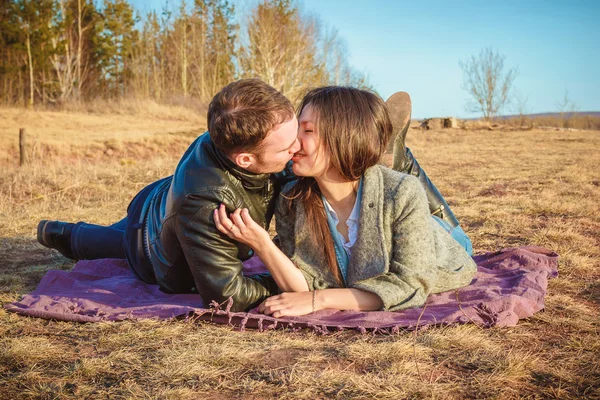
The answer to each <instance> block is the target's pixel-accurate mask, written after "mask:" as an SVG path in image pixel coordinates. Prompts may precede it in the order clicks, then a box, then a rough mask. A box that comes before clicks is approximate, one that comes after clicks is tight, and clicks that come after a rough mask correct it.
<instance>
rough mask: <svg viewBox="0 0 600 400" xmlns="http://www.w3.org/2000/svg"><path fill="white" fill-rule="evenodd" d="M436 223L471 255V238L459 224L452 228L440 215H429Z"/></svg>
mask: <svg viewBox="0 0 600 400" xmlns="http://www.w3.org/2000/svg"><path fill="white" fill-rule="evenodd" d="M431 217H432V218H433V219H434V220H435V221H436V222H437V223H438V224H440V225H441V226H442V228H444V229H445V230H446V232H448V233H449V234H450V236H452V238H453V239H454V240H456V241H457V242H458V244H460V245H461V246H462V247H463V248H464V249H465V251H466V252H467V254H468V255H470V256H473V245H472V244H471V239H469V237H468V236H467V234H466V233H465V231H463V229H462V228H461V227H460V225H459V226H457V227H456V228H453V227H452V225H450V224H449V223H448V222H446V221H444V220H443V219H441V218H440V217H438V216H436V215H432V216H431Z"/></svg>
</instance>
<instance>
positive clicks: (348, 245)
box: [321, 177, 363, 282]
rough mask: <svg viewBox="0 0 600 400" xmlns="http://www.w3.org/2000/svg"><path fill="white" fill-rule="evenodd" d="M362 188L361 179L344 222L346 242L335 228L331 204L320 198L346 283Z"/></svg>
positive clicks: (356, 230)
mask: <svg viewBox="0 0 600 400" xmlns="http://www.w3.org/2000/svg"><path fill="white" fill-rule="evenodd" d="M362 187H363V179H362V177H361V178H360V182H359V184H358V191H357V192H356V201H355V202H354V207H353V208H352V212H351V213H350V216H349V217H348V220H347V221H346V226H347V227H348V241H346V238H344V236H343V235H342V234H341V233H340V232H339V231H338V230H337V226H338V224H339V223H340V220H339V218H338V216H337V213H336V212H335V210H334V209H333V207H331V204H329V202H328V201H327V200H326V199H325V197H323V196H321V198H322V199H323V205H324V206H325V214H326V215H327V224H328V225H329V232H330V233H331V237H332V239H333V245H334V248H335V256H336V259H337V262H338V267H339V269H340V272H341V273H342V276H343V278H344V282H346V281H347V278H348V264H350V254H351V251H352V246H354V243H356V239H357V237H358V224H359V220H360V205H361V203H362Z"/></svg>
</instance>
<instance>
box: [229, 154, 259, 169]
mask: <svg viewBox="0 0 600 400" xmlns="http://www.w3.org/2000/svg"><path fill="white" fill-rule="evenodd" d="M232 158H233V162H234V163H236V165H237V166H238V167H240V168H244V169H250V167H252V166H253V165H254V164H255V163H256V156H255V155H254V154H252V153H236V154H233V157H232Z"/></svg>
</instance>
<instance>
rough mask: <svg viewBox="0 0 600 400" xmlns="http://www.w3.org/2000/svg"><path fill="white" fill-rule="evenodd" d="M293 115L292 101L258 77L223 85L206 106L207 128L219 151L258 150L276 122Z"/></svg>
mask: <svg viewBox="0 0 600 400" xmlns="http://www.w3.org/2000/svg"><path fill="white" fill-rule="evenodd" d="M293 116H294V107H293V106H292V103H291V102H290V101H289V100H288V99H287V98H286V97H285V96H284V95H283V94H281V93H280V92H278V91H277V90H276V89H275V88H273V87H271V86H269V85H267V84H266V83H264V82H263V81H261V80H260V79H242V80H239V81H236V82H233V83H230V84H229V85H227V86H225V87H224V88H223V89H222V90H221V91H220V92H219V93H217V94H216V95H215V97H213V99H212V101H211V102H210V105H209V106H208V116H207V120H208V131H209V133H210V138H211V140H212V141H213V143H214V144H215V146H217V148H218V149H219V150H221V151H222V152H224V153H226V154H231V153H232V152H235V151H247V152H254V153H260V145H261V143H262V141H263V140H264V139H265V138H266V137H267V135H268V133H269V132H270V131H271V130H273V128H275V127H276V126H277V125H279V124H281V123H283V122H286V121H289V120H290V119H292V118H293Z"/></svg>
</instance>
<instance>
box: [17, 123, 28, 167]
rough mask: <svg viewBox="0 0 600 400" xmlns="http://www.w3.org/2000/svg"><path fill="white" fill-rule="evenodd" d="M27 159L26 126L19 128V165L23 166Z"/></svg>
mask: <svg viewBox="0 0 600 400" xmlns="http://www.w3.org/2000/svg"><path fill="white" fill-rule="evenodd" d="M27 162H28V160H27V136H26V133H25V128H21V129H19V165H20V166H23V165H25V164H26V163H27Z"/></svg>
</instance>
